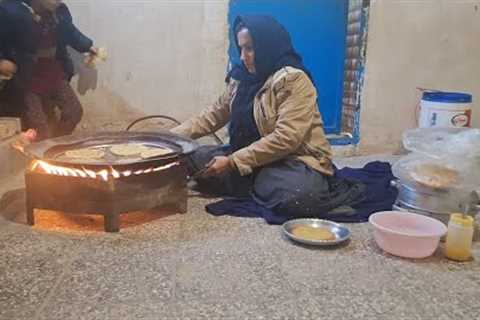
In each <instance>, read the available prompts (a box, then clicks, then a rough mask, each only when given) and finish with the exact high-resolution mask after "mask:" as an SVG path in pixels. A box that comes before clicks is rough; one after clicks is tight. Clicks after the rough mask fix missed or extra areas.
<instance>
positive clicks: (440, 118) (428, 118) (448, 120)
mask: <svg viewBox="0 0 480 320" xmlns="http://www.w3.org/2000/svg"><path fill="white" fill-rule="evenodd" d="M471 124H472V95H470V94H467V93H457V92H441V91H435V92H424V93H423V97H422V100H421V102H420V119H419V126H420V128H430V127H444V128H445V127H447V128H452V127H453V128H459V127H470V126H471Z"/></svg>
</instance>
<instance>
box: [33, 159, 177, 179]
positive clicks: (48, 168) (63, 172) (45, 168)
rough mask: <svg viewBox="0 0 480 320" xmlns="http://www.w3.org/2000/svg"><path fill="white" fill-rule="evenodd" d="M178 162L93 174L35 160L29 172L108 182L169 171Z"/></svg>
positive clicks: (109, 170) (111, 168) (110, 169)
mask: <svg viewBox="0 0 480 320" xmlns="http://www.w3.org/2000/svg"><path fill="white" fill-rule="evenodd" d="M179 164H180V163H179V162H173V163H169V164H167V165H164V166H159V167H154V168H148V169H145V170H137V171H131V170H125V171H121V172H120V171H117V170H115V169H114V168H113V167H109V168H108V169H103V170H101V171H98V172H95V171H92V170H88V169H86V168H82V169H73V168H67V167H61V166H55V165H51V164H49V163H47V162H45V161H42V160H36V161H35V162H34V163H33V164H32V166H31V168H30V170H32V171H35V170H40V171H41V172H44V173H47V174H52V175H56V176H63V177H78V178H86V179H102V180H104V181H108V180H109V179H110V178H113V179H118V178H121V177H129V176H132V175H136V176H139V175H142V174H148V173H151V172H158V171H162V170H166V169H169V168H171V167H174V166H176V165H179Z"/></svg>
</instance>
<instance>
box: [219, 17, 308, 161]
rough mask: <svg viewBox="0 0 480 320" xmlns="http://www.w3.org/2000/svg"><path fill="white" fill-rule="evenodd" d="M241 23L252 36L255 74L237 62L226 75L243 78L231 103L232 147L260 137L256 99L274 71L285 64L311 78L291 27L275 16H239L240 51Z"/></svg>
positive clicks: (239, 147) (228, 78)
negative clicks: (255, 105) (286, 27)
mask: <svg viewBox="0 0 480 320" xmlns="http://www.w3.org/2000/svg"><path fill="white" fill-rule="evenodd" d="M240 26H244V27H245V28H247V29H248V31H249V33H250V36H251V37H252V39H253V48H254V51H255V69H256V74H251V73H249V72H248V70H247V68H246V67H245V66H244V65H243V64H241V65H235V66H234V67H233V68H232V70H231V71H230V73H229V74H228V76H227V81H229V80H230V78H233V79H235V80H238V81H240V84H239V87H238V91H237V94H236V96H235V99H234V100H233V104H232V114H231V120H230V129H229V133H230V146H231V148H232V150H233V151H236V150H239V149H241V148H244V147H246V146H249V145H250V144H252V143H253V142H255V141H257V140H259V139H260V134H259V132H258V129H257V126H256V123H255V119H254V117H253V101H254V98H255V95H256V94H257V93H258V91H259V90H260V89H261V88H262V87H263V85H264V84H265V82H266V81H267V79H268V78H269V77H270V76H271V75H273V74H274V73H275V72H277V71H278V70H280V69H282V68H283V67H287V66H291V67H295V68H297V69H301V70H303V71H304V72H305V73H306V74H307V75H308V76H309V77H310V79H312V77H311V74H310V72H309V71H308V70H307V69H306V68H305V66H304V65H303V63H302V58H301V57H300V56H299V55H298V53H297V52H296V51H295V49H294V48H293V45H292V41H291V38H290V35H289V33H288V31H287V30H286V29H285V28H284V27H283V26H282V25H281V24H280V23H278V22H277V21H276V20H275V19H274V18H272V17H269V16H257V15H251V16H239V17H237V18H236V19H235V22H234V24H233V34H234V36H235V43H236V44H237V48H238V50H239V52H240V47H238V42H237V33H238V32H239V31H240V30H239V29H240V28H239V27H240ZM312 81H313V79H312Z"/></svg>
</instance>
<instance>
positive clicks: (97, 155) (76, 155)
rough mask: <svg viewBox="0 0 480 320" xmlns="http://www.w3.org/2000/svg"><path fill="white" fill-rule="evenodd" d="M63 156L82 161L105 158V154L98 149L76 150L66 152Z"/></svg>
mask: <svg viewBox="0 0 480 320" xmlns="http://www.w3.org/2000/svg"><path fill="white" fill-rule="evenodd" d="M65 156H66V157H67V158H70V159H76V160H77V159H82V160H96V159H102V158H103V157H105V152H104V151H103V150H100V149H94V148H84V149H76V150H68V151H66V152H65Z"/></svg>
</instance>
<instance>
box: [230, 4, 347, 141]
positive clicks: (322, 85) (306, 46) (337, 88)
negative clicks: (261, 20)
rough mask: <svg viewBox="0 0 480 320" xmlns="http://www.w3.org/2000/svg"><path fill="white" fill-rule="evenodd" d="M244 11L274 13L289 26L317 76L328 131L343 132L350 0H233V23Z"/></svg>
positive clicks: (234, 59) (233, 53)
mask: <svg viewBox="0 0 480 320" xmlns="http://www.w3.org/2000/svg"><path fill="white" fill-rule="evenodd" d="M242 14H264V15H271V16H273V17H275V18H276V19H277V20H278V21H279V22H280V23H282V24H283V25H284V26H285V27H286V28H287V30H288V31H289V32H290V34H291V36H292V40H293V43H294V46H295V48H296V50H297V51H298V52H299V53H300V55H301V56H302V57H303V59H304V63H305V65H306V67H307V68H308V69H309V70H310V71H311V73H312V75H313V78H314V80H315V85H316V87H317V90H318V103H319V108H320V112H321V114H322V117H323V120H324V122H325V131H326V133H332V134H339V133H340V131H341V121H342V98H343V80H344V64H345V55H346V36H347V17H348V0H231V1H230V10H229V15H228V21H229V23H230V25H232V24H233V21H234V20H235V18H236V17H237V16H238V15H242ZM234 41H235V39H234V36H233V35H232V34H231V33H230V48H229V56H230V61H231V62H232V63H239V56H238V52H237V48H236V46H235V43H234Z"/></svg>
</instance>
